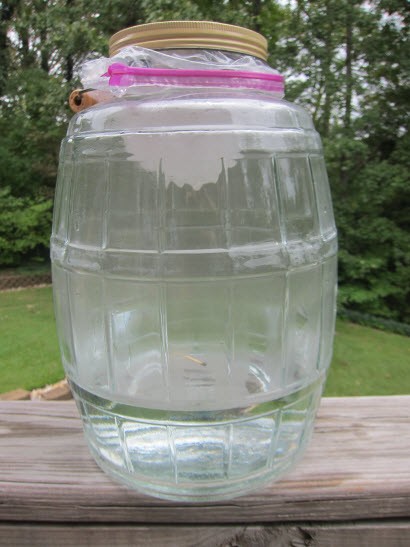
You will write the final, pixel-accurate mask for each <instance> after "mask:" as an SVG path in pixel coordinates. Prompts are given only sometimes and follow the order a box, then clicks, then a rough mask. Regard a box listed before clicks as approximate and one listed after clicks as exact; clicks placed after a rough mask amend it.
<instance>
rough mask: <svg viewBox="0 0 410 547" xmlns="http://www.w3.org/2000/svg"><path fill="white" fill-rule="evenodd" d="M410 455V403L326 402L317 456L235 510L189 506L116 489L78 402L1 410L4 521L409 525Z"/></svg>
mask: <svg viewBox="0 0 410 547" xmlns="http://www.w3.org/2000/svg"><path fill="white" fill-rule="evenodd" d="M409 454H410V396H396V397H353V398H329V399H323V401H322V405H321V408H320V412H319V416H318V420H317V423H316V428H315V434H314V438H313V440H312V442H311V444H310V447H309V449H308V451H307V453H306V455H305V457H304V458H303V459H302V460H301V461H300V463H299V464H298V466H297V468H296V469H295V470H294V471H292V472H291V473H290V474H289V475H288V476H286V478H284V479H283V480H281V481H279V482H277V483H274V484H272V485H270V486H268V487H267V488H265V489H263V490H258V491H256V492H253V493H252V494H248V495H246V496H242V497H241V498H237V499H234V500H231V501H226V502H217V503H200V504H192V505H188V504H183V503H176V502H168V501H163V500H158V499H155V498H150V497H147V496H144V495H142V494H139V493H137V492H133V491H131V490H128V489H126V488H125V487H123V486H120V485H117V484H116V483H114V482H113V481H111V479H109V478H108V477H107V476H106V475H105V474H104V473H103V472H102V471H100V469H99V468H98V467H97V465H96V464H95V463H94V461H93V460H92V458H91V456H90V455H89V453H88V450H87V447H86V445H85V441H84V439H83V434H82V431H81V424H80V420H79V418H78V414H77V411H76V409H75V405H74V403H73V402H72V401H67V402H34V401H27V402H25V401H24V402H23V401H22V402H0V521H3V522H5V521H20V522H32V523H35V522H39V523H40V522H49V523H51V522H56V523H57V522H60V523H69V522H73V523H74V522H75V523H83V524H84V525H85V524H98V523H101V524H106V525H108V524H111V525H114V524H119V523H124V524H126V523H133V524H137V523H144V524H146V525H148V524H149V523H155V524H161V523H162V524H169V523H172V524H181V525H183V524H185V525H188V524H212V525H218V524H235V523H241V524H244V523H245V524H247V525H250V524H252V523H257V524H262V523H269V524H270V525H272V524H274V523H282V524H283V523H285V522H286V521H294V522H307V521H320V522H325V521H327V522H331V521H337V520H342V521H350V520H354V521H358V520H360V519H372V520H376V519H388V518H393V517H395V518H399V517H401V518H406V517H407V518H408V517H409V515H410V463H409ZM196 529H197V528H196ZM9 544H10V543H9ZM55 544H58V543H55ZM77 544H78V543H77ZM346 544H347V543H346ZM0 545H1V544H0ZM23 545H24V543H23ZM45 545H46V544H45ZM113 545H115V544H113ZM119 545H121V543H119ZM147 545H149V544H148V543H147ZM182 545H183V544H182ZM241 545H242V544H241ZM329 545H331V543H330V544H329ZM335 545H338V544H335ZM349 545H350V543H349ZM392 545H393V544H392Z"/></svg>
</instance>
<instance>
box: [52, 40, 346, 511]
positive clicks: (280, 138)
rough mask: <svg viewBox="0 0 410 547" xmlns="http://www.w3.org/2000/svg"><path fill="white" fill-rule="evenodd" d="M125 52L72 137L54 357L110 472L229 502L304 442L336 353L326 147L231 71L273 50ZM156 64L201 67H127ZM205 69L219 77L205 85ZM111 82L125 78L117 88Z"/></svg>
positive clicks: (275, 472) (102, 71)
mask: <svg viewBox="0 0 410 547" xmlns="http://www.w3.org/2000/svg"><path fill="white" fill-rule="evenodd" d="M130 49H131V48H125V49H124V50H122V51H121V52H120V54H119V55H118V56H116V57H114V58H112V59H109V60H103V61H101V60H100V61H93V62H92V64H87V65H86V67H85V68H84V70H83V78H84V85H85V86H87V87H94V88H98V89H105V90H107V93H108V95H109V100H107V101H106V102H104V103H101V104H97V105H94V106H92V107H91V108H88V109H85V110H84V111H82V112H80V113H79V114H77V115H75V116H74V117H73V119H72V120H71V123H70V126H69V129H68V133H67V137H66V138H65V139H64V141H63V144H62V149H61V159H60V167H59V176H58V184H57V190H56V198H55V211H54V221H53V235H52V246H51V247H52V250H51V252H52V262H53V285H54V298H55V310H56V318H57V325H58V335H59V341H60V348H61V354H62V360H63V364H64V367H65V370H66V373H67V376H68V378H69V380H70V384H71V386H72V390H73V393H74V395H75V398H76V401H77V405H78V408H79V410H80V413H81V416H82V419H83V424H84V430H85V436H86V439H87V441H88V444H89V446H90V449H91V452H92V453H93V455H94V457H95V459H96V460H97V462H98V463H99V464H100V465H101V467H102V468H103V469H105V470H106V471H107V472H108V473H109V474H110V475H112V476H114V477H116V478H117V479H119V480H121V481H122V482H124V483H126V484H128V485H129V486H132V487H134V488H137V489H139V490H140V491H143V492H146V493H149V494H152V495H156V496H160V497H166V498H171V499H179V500H186V501H189V500H194V501H195V500H198V501H204V500H215V499H222V498H229V497H232V496H237V495H240V494H241V493H243V492H246V491H248V490H250V489H252V488H255V487H257V486H259V485H262V484H265V483H266V482H267V481H271V480H273V479H276V478H278V477H280V476H281V475H282V474H283V473H284V472H285V471H287V470H288V469H289V468H290V467H291V466H292V465H293V464H294V462H295V461H296V460H297V459H298V458H299V456H300V455H301V454H302V452H303V449H304V447H305V445H306V443H307V441H308V439H309V437H310V434H311V431H312V427H313V423H314V417H315V413H316V409H317V407H318V404H319V401H320V394H321V390H322V387H323V383H324V380H325V376H326V371H327V369H328V366H329V363H330V360H331V355H332V340H333V332H334V320H335V295H336V250H337V243H336V229H335V224H334V218H333V212H332V203H331V198H330V192H329V184H328V180H327V176H326V169H325V165H324V160H323V153H322V147H321V142H320V138H319V136H318V134H317V133H316V132H315V130H314V127H313V124H312V120H311V118H310V116H309V115H308V114H307V113H306V112H305V111H304V110H303V109H302V108H300V107H299V106H296V105H293V104H291V103H289V102H286V101H284V100H282V99H280V98H278V96H277V94H276V92H274V91H269V90H266V89H258V88H252V87H249V88H246V86H245V84H244V85H242V86H240V87H237V86H230V85H229V82H232V81H234V80H235V78H237V75H236V76H229V75H230V74H234V73H235V72H246V73H251V72H252V73H254V74H256V75H258V74H264V75H265V76H269V77H272V80H268V81H272V82H273V81H277V82H279V80H275V78H276V77H277V76H278V75H277V73H276V72H275V71H273V70H272V69H269V68H268V67H267V66H266V64H265V63H263V61H260V60H258V59H256V58H255V59H252V58H251V59H249V57H250V56H245V55H244V56H241V55H240V54H231V53H225V52H219V51H213V52H208V51H206V52H202V51H197V52H192V51H181V50H178V51H177V52H175V51H172V52H171V51H168V52H167V53H164V52H151V51H148V52H145V51H141V49H142V48H133V49H132V52H134V51H137V53H138V55H136V56H135V57H134V56H133V55H131V54H130V53H129V51H130ZM181 59H182V61H181ZM203 59H206V63H205V64H206V65H207V67H208V68H204V66H202V65H203V64H204V63H203ZM209 59H213V60H215V59H216V60H217V62H215V63H213V64H212V63H210V62H208V61H209ZM221 59H222V60H224V62H225V60H226V63H225V65H226V66H225V67H224V68H222V67H221V62H220V61H221ZM231 61H232V62H231ZM160 62H161V63H163V64H162V65H161V64H160ZM144 63H145V64H144ZM165 63H168V64H165ZM170 63H171V64H172V63H175V65H174V66H171V65H170ZM180 63H183V65H184V66H180ZM198 63H199V64H201V63H202V65H201V66H200V67H198ZM118 64H119V65H121V66H120V67H119V66H118ZM211 64H212V66H211ZM147 65H149V66H147ZM194 65H195V66H194ZM215 65H217V66H215ZM110 67H111V69H110ZM115 67H117V68H115ZM124 67H125V68H124ZM116 70H118V71H120V72H121V71H123V73H122V74H121V73H116ZM141 70H151V71H152V70H154V72H151V73H149V72H142V73H141ZM156 70H165V71H169V70H171V71H173V74H172V77H173V78H176V79H178V77H179V76H178V75H177V74H174V72H177V71H178V70H181V73H180V77H181V78H182V79H183V78H185V77H186V75H185V74H184V73H183V71H199V72H201V74H200V75H199V76H197V75H196V76H195V75H194V77H193V79H192V80H186V82H185V83H186V85H173V84H172V83H170V81H169V80H168V81H165V85H157V84H158V82H157V81H148V82H146V81H145V82H144V85H139V83H138V82H137V83H135V81H134V80H133V78H134V77H135V78H136V79H137V80H138V78H141V77H149V78H151V77H152V78H153V77H154V76H155V77H163V76H164V74H162V75H161V74H159V73H156V72H155V71H156ZM205 71H208V73H209V74H210V75H211V74H212V72H213V71H214V72H215V71H223V72H224V73H226V78H225V79H226V85H224V86H222V87H219V86H215V87H212V86H211V87H209V85H208V84H209V82H208V84H207V86H201V85H196V84H197V83H198V81H197V80H195V78H196V77H198V78H199V77H205V76H204V75H203V74H202V73H203V72H205ZM144 75H145V76H144ZM117 76H120V77H122V76H125V77H127V78H131V81H126V82H125V83H124V82H121V80H120V82H119V83H120V85H116V84H117V83H118V82H116V81H112V82H111V84H112V85H110V79H111V78H113V77H117ZM165 76H166V77H169V76H170V74H169V73H165ZM191 76H192V74H191ZM208 77H209V78H212V76H208ZM217 77H218V78H220V77H221V78H223V77H224V75H223V74H222V75H220V74H218V75H217ZM232 78H233V80H232ZM257 78H258V76H254V81H257ZM249 79H250V80H252V78H251V77H249ZM249 79H248V78H243V80H246V81H248V80H249ZM262 79H263V78H262ZM163 83H164V82H163ZM125 84H127V85H125ZM98 86H100V87H98ZM104 86H105V87H104Z"/></svg>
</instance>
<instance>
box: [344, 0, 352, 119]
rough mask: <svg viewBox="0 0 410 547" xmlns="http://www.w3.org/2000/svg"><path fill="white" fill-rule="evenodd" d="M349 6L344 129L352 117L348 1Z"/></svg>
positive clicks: (350, 43) (350, 13) (350, 42)
mask: <svg viewBox="0 0 410 547" xmlns="http://www.w3.org/2000/svg"><path fill="white" fill-rule="evenodd" d="M349 8H350V9H348V11H347V14H346V62H345V68H346V96H345V115H344V126H345V129H350V120H351V117H352V93H353V75H352V49H353V17H352V9H353V6H352V3H351V2H349Z"/></svg>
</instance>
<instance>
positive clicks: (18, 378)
mask: <svg viewBox="0 0 410 547" xmlns="http://www.w3.org/2000/svg"><path fill="white" fill-rule="evenodd" d="M63 376H64V372H63V369H62V366H61V362H60V355H59V351H58V344H57V335H56V329H55V323H54V313H53V303H52V294H51V288H49V287H46V288H37V289H25V290H21V291H10V292H0V392H5V391H9V390H12V389H16V388H19V387H22V388H25V389H32V388H36V387H41V386H43V385H45V384H49V383H53V382H56V381H58V380H60V379H61V378H62V377H63ZM407 393H410V338H406V337H404V336H400V335H397V334H391V333H387V332H383V331H380V330H375V329H371V328H368V327H362V326H359V325H355V324H353V323H348V322H345V321H338V322H337V327H336V336H335V347H334V357H333V363H332V366H331V369H330V373H329V378H328V381H327V385H326V390H325V395H327V396H343V395H345V396H346V395H396V394H407Z"/></svg>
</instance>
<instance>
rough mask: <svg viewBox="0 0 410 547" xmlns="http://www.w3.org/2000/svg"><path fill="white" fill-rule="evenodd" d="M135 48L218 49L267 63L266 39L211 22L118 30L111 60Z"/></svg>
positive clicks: (246, 31)
mask: <svg viewBox="0 0 410 547" xmlns="http://www.w3.org/2000/svg"><path fill="white" fill-rule="evenodd" d="M131 45H138V46H141V47H146V48H149V49H181V48H184V49H221V50H223V51H236V52H238V53H245V54H246V55H253V56H254V57H259V58H260V59H263V60H265V61H266V59H267V56H268V43H267V40H266V38H264V36H262V35H261V34H258V33H257V32H255V31H253V30H249V29H246V28H243V27H237V26H235V25H226V24H225V23H214V22H212V21H164V22H159V23H147V24H145V25H137V26H135V27H129V28H126V29H123V30H120V31H119V32H117V33H116V34H114V35H113V36H112V37H111V39H110V41H109V47H110V56H111V57H112V56H113V55H115V54H116V53H118V52H119V51H120V50H121V49H122V48H124V47H126V46H131Z"/></svg>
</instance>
